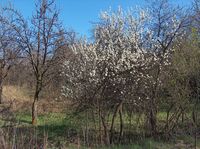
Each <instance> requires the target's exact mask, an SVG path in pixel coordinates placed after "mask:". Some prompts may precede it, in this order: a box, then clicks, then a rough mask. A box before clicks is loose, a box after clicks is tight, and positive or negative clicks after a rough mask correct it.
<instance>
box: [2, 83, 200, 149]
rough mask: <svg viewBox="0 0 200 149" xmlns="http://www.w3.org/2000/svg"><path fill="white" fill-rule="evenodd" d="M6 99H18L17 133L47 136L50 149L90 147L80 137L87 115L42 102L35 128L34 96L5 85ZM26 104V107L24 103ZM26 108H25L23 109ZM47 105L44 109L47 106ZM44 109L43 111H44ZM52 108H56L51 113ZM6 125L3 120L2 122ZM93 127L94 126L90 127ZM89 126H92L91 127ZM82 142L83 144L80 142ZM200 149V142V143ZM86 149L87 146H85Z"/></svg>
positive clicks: (145, 142) (177, 147) (126, 148)
mask: <svg viewBox="0 0 200 149" xmlns="http://www.w3.org/2000/svg"><path fill="white" fill-rule="evenodd" d="M4 97H6V99H11V100H12V99H16V100H17V102H16V103H17V104H16V107H15V113H14V116H15V117H16V128H17V129H18V130H19V131H18V134H20V133H22V132H23V133H24V134H25V137H26V135H33V136H36V137H38V138H39V139H40V140H42V141H43V138H44V136H46V137H47V141H48V142H49V147H50V149H54V148H55V149H56V147H54V148H53V146H57V147H58V146H60V148H67V149H76V148H79V149H86V148H88V147H80V144H84V142H81V141H80V140H79V138H80V137H81V136H80V135H83V130H84V129H85V117H84V115H76V116H74V115H71V113H66V112H63V111H64V109H66V107H65V105H63V103H57V102H52V103H49V102H48V101H45V100H44V101H42V102H43V103H42V104H41V105H39V108H40V110H39V111H40V112H39V115H38V125H37V127H33V126H32V125H31V114H30V110H27V109H30V106H31V95H30V92H29V91H28V90H26V89H25V88H16V87H14V86H6V87H5V88H4ZM24 103H25V104H24ZM22 105H23V106H22ZM44 106H45V107H44ZM42 108H44V109H42ZM52 109H54V110H53V111H52ZM158 118H159V121H164V120H165V119H166V113H165V112H159V113H158ZM136 121H137V116H136V115H133V117H132V125H131V130H132V131H134V132H136V133H142V128H140V127H138V126H137V124H136ZM0 123H4V121H2V120H1V121H0ZM129 123H130V122H129V119H128V116H126V115H125V116H124V126H125V127H124V130H126V129H130V127H129ZM140 123H141V124H144V116H141V119H140ZM115 124H116V127H119V126H117V125H119V118H117V119H116V123H115ZM91 125H92V126H93V124H91ZM89 127H90V126H89ZM80 142H81V143H80ZM192 144H194V138H193V136H185V135H179V136H178V137H177V136H176V137H174V139H171V140H170V141H167V142H164V141H163V140H159V141H158V140H157V141H155V140H153V139H151V138H143V139H141V140H135V141H134V143H132V144H130V145H126V144H124V145H115V146H110V147H103V146H94V145H92V144H91V145H90V149H187V148H190V147H189V146H191V145H192ZM197 145H198V147H199V148H200V140H198V141H197ZM83 146H84V145H83Z"/></svg>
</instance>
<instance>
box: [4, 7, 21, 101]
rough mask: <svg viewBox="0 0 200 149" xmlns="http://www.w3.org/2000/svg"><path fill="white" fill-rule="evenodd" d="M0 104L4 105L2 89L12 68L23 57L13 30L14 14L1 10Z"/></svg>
mask: <svg viewBox="0 0 200 149" xmlns="http://www.w3.org/2000/svg"><path fill="white" fill-rule="evenodd" d="M0 12H1V15H0V103H2V89H3V83H4V80H5V78H6V77H7V75H8V72H9V70H10V68H11V67H12V66H13V65H15V64H16V63H17V61H18V58H20V56H21V48H20V46H19V43H18V40H17V32H16V31H15V30H14V29H13V28H12V25H11V23H12V22H13V21H14V18H13V17H12V14H7V13H6V10H4V9H3V8H2V9H1V10H0Z"/></svg>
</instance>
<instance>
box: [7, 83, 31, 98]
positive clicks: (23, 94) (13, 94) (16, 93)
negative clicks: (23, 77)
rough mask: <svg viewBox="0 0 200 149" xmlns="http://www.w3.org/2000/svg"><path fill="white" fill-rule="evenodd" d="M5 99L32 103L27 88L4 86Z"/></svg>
mask: <svg viewBox="0 0 200 149" xmlns="http://www.w3.org/2000/svg"><path fill="white" fill-rule="evenodd" d="M3 98H4V99H6V100H17V101H30V98H31V94H30V91H29V90H28V89H27V88H25V87H18V86H4V87H3Z"/></svg>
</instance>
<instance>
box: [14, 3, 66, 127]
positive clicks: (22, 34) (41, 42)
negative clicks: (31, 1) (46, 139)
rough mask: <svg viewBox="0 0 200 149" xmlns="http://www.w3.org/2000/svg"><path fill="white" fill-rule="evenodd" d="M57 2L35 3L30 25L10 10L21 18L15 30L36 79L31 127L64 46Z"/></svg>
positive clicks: (21, 17) (35, 120) (35, 119)
mask: <svg viewBox="0 0 200 149" xmlns="http://www.w3.org/2000/svg"><path fill="white" fill-rule="evenodd" d="M54 3H55V0H42V1H38V3H37V4H36V10H35V14H34V15H33V16H32V19H31V21H30V22H27V21H26V20H25V19H24V18H23V16H22V15H20V13H18V12H17V11H14V10H11V9H10V10H11V11H13V12H14V13H15V15H16V16H17V17H18V19H17V20H18V22H16V23H15V24H13V28H14V29H15V30H16V31H17V33H18V38H19V41H20V43H21V45H22V47H23V48H24V49H25V53H26V57H27V58H28V60H29V62H30V64H31V67H32V73H33V74H34V77H35V93H34V98H33V104H32V124H33V125H36V124H37V105H38V100H39V95H40V93H41V91H42V89H43V88H44V87H45V86H46V85H47V84H48V83H49V82H50V81H51V79H52V76H53V74H52V73H53V71H52V70H53V68H54V67H56V64H57V63H58V61H59V58H60V57H57V56H55V53H56V51H58V50H59V49H61V48H63V46H64V45H65V33H64V30H63V29H62V25H61V23H60V22H59V19H58V16H59V11H58V10H57V9H56V7H55V4H54Z"/></svg>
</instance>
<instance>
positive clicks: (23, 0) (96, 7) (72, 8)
mask: <svg viewBox="0 0 200 149" xmlns="http://www.w3.org/2000/svg"><path fill="white" fill-rule="evenodd" d="M8 1H10V2H11V3H12V4H13V5H14V6H15V8H16V9H18V10H19V11H20V12H21V13H22V14H23V15H24V16H25V17H26V18H29V17H30V16H31V15H32V13H33V11H34V6H35V5H34V3H35V0H0V5H5V4H7V3H8ZM170 2H172V3H174V4H178V5H181V6H188V5H190V4H191V2H192V0H170ZM56 5H57V7H58V9H60V19H61V21H62V22H63V24H64V26H65V27H66V28H72V29H74V30H75V31H76V32H78V33H80V35H87V37H90V33H91V28H92V22H97V21H98V17H99V13H100V12H101V11H104V10H108V9H109V8H110V7H111V8H112V9H117V8H118V6H121V7H122V8H123V9H127V8H129V7H134V6H144V5H145V0H56Z"/></svg>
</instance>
